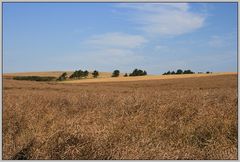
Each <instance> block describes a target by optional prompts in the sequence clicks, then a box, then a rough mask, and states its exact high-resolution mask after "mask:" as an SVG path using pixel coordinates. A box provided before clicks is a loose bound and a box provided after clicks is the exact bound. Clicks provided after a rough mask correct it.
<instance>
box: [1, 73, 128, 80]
mask: <svg viewBox="0 0 240 162" xmlns="http://www.w3.org/2000/svg"><path fill="white" fill-rule="evenodd" d="M63 72H66V73H67V74H68V75H69V76H70V75H71V74H72V73H73V71H48V72H46V71H45V72H21V73H5V74H3V77H4V78H6V79H11V78H12V77H14V76H50V77H59V76H60V75H61V74H62V73H63ZM90 73H91V72H90ZM90 73H89V76H88V78H93V76H92V75H91V74H90ZM111 75H112V73H109V72H99V78H110V77H111ZM123 75H124V74H122V73H121V74H120V77H121V76H123Z"/></svg>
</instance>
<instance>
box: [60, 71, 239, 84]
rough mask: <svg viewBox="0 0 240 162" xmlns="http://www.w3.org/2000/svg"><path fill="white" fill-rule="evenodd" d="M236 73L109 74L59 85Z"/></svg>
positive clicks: (68, 81)
mask: <svg viewBox="0 0 240 162" xmlns="http://www.w3.org/2000/svg"><path fill="white" fill-rule="evenodd" d="M233 74H236V73H212V74H181V75H147V76H134V77H124V76H123V75H122V74H121V75H120V76H119V77H111V74H110V73H105V74H103V75H100V77H99V78H92V77H90V78H91V79H90V78H89V79H78V80H66V81H64V82H61V83H98V82H125V81H127V82H129V81H144V80H145V81H146V80H147V81H148V80H162V79H181V78H196V77H208V76H219V75H233Z"/></svg>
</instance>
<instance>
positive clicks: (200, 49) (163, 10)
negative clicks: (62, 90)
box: [3, 3, 237, 74]
mask: <svg viewBox="0 0 240 162" xmlns="http://www.w3.org/2000/svg"><path fill="white" fill-rule="evenodd" d="M134 68H140V69H144V70H147V72H148V73H149V74H161V73H163V72H165V71H168V70H177V69H179V68H180V69H191V70H193V71H195V72H198V71H203V72H206V71H208V70H209V71H213V72H227V71H237V4H236V3H3V71H4V73H7V72H26V71H58V70H61V71H62V70H63V71H64V70H76V69H83V70H85V69H87V70H94V69H97V70H99V71H109V72H111V71H113V70H114V69H119V70H120V71H121V72H131V71H132V70H133V69H134Z"/></svg>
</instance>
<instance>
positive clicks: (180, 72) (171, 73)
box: [162, 69, 212, 75]
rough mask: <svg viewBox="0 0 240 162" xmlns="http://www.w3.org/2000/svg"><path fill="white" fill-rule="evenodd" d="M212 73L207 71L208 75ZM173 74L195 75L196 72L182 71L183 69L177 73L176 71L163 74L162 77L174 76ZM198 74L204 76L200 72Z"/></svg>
mask: <svg viewBox="0 0 240 162" xmlns="http://www.w3.org/2000/svg"><path fill="white" fill-rule="evenodd" d="M211 73H212V72H210V71H207V72H206V74H211ZM173 74H195V72H193V71H191V70H184V71H183V70H182V69H178V70H177V71H176V72H175V71H168V72H165V73H163V74H162V75H173ZM198 74H203V72H198Z"/></svg>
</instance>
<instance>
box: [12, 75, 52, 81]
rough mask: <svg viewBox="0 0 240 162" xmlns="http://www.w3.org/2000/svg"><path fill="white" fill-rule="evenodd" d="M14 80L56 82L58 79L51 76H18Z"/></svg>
mask: <svg viewBox="0 0 240 162" xmlns="http://www.w3.org/2000/svg"><path fill="white" fill-rule="evenodd" d="M13 79H14V80H30V81H54V80H56V77H50V76H16V77H13Z"/></svg>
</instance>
